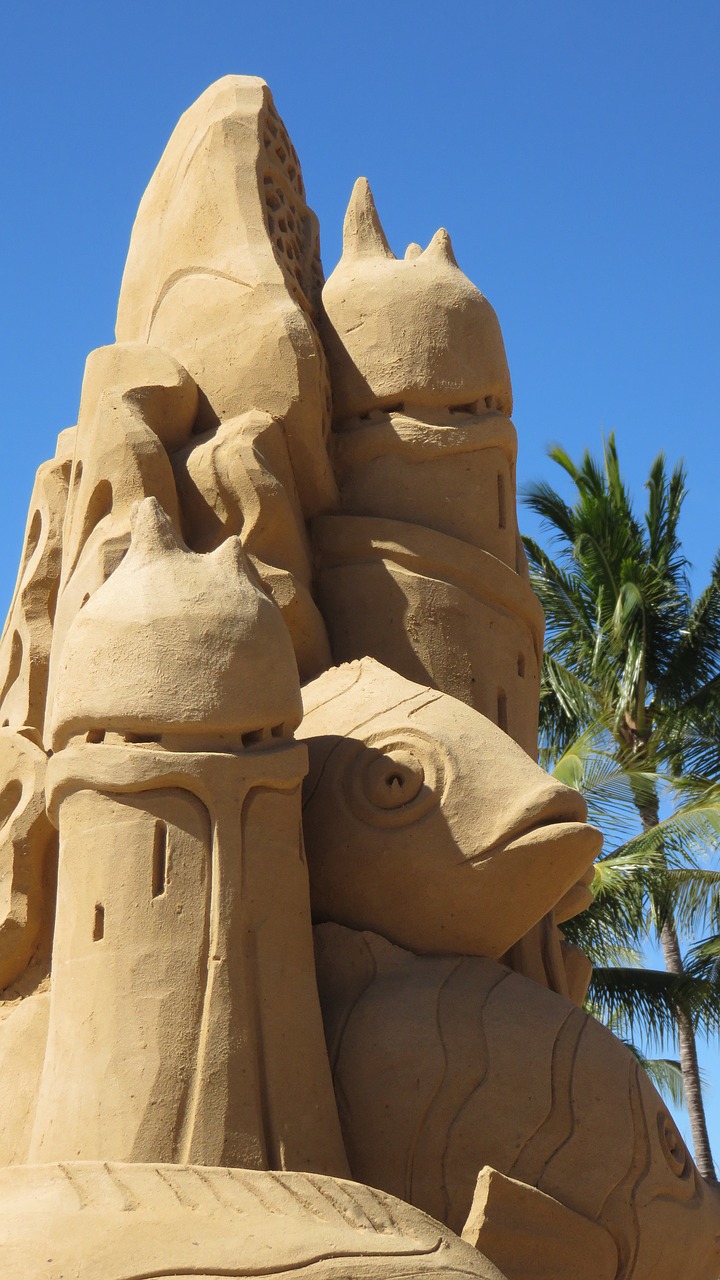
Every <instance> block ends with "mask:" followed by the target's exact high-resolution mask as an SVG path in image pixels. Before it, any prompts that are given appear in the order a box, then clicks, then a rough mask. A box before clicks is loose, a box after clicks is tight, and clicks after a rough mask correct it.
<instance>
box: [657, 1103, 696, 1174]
mask: <svg viewBox="0 0 720 1280" xmlns="http://www.w3.org/2000/svg"><path fill="white" fill-rule="evenodd" d="M657 1123H658V1134H659V1137H660V1146H661V1147H662V1153H663V1155H664V1156H665V1161H666V1163H667V1166H668V1168H669V1169H670V1171H671V1172H672V1173H674V1174H675V1176H676V1177H678V1178H682V1177H683V1175H684V1174H685V1173H686V1172H687V1170H688V1168H689V1159H690V1157H689V1155H688V1150H687V1147H686V1146H685V1143H684V1142H683V1140H682V1138H681V1137H680V1134H679V1133H678V1131H677V1129H676V1128H675V1125H674V1124H673V1122H672V1120H671V1119H670V1116H669V1115H668V1114H667V1112H664V1111H660V1112H658V1118H657Z"/></svg>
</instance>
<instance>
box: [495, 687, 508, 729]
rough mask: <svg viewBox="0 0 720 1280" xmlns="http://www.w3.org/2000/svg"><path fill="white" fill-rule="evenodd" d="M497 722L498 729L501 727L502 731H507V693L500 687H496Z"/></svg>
mask: <svg viewBox="0 0 720 1280" xmlns="http://www.w3.org/2000/svg"><path fill="white" fill-rule="evenodd" d="M497 722H498V729H502V731H503V733H507V731H508V715H507V694H506V693H504V692H503V690H502V689H498V696H497Z"/></svg>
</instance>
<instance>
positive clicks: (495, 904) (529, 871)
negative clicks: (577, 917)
mask: <svg viewBox="0 0 720 1280" xmlns="http://www.w3.org/2000/svg"><path fill="white" fill-rule="evenodd" d="M602 842H603V838H602V834H601V832H600V831H598V829H597V827H593V826H590V825H589V824H588V823H587V822H568V821H561V822H548V823H544V824H543V823H540V824H538V825H535V826H534V827H532V828H530V829H529V830H527V831H524V832H521V833H520V834H519V835H516V836H514V837H513V838H512V839H510V840H507V841H505V842H504V843H503V844H499V845H496V846H494V847H493V848H491V849H486V850H484V851H483V852H482V853H480V854H475V855H473V856H472V857H470V858H467V859H465V860H464V865H465V867H467V870H468V872H469V873H471V874H472V875H473V876H478V877H479V878H480V880H481V888H482V901H483V912H482V915H483V928H482V933H483V935H484V936H483V939H482V943H481V946H482V953H483V954H485V955H492V956H494V957H495V958H497V957H499V956H501V955H503V954H504V952H505V951H507V950H508V949H509V948H510V947H511V946H513V945H514V944H515V943H516V942H517V941H518V940H519V939H520V938H521V937H523V935H524V934H525V933H527V932H528V930H529V929H531V928H532V927H533V925H535V924H537V923H538V921H539V920H541V919H542V918H543V916H545V915H547V914H548V913H549V912H551V911H554V909H555V908H556V907H557V906H558V904H560V903H562V901H563V899H565V897H566V895H569V894H570V891H571V890H574V889H575V888H576V886H582V889H583V890H584V895H586V896H587V899H588V903H589V901H590V898H591V895H590V893H589V888H588V885H589V884H590V882H591V880H592V875H593V863H594V861H595V858H596V857H597V855H598V854H599V853H600V850H601V848H602ZM478 887H480V886H478ZM584 895H583V896H584ZM578 900H581V895H578ZM588 903H584V902H582V901H581V905H580V906H579V908H578V909H580V910H582V907H583V905H588ZM568 914H575V912H574V910H573V911H572V912H571V913H567V914H566V915H565V917H564V918H567V917H568ZM479 941H480V939H479Z"/></svg>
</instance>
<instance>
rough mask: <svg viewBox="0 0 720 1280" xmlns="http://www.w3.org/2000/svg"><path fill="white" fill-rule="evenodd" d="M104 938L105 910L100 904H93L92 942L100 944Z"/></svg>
mask: <svg viewBox="0 0 720 1280" xmlns="http://www.w3.org/2000/svg"><path fill="white" fill-rule="evenodd" d="M104 937H105V908H104V906H103V905H102V903H101V902H96V903H95V923H94V925H93V942H100V941H101V940H102V939H103V938H104Z"/></svg>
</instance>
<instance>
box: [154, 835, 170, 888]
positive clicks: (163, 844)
mask: <svg viewBox="0 0 720 1280" xmlns="http://www.w3.org/2000/svg"><path fill="white" fill-rule="evenodd" d="M166 888H167V827H166V825H165V823H164V822H156V823H155V839H154V840H153V884H152V896H153V898H161V897H162V895H163V894H164V892H165V889H166Z"/></svg>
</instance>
